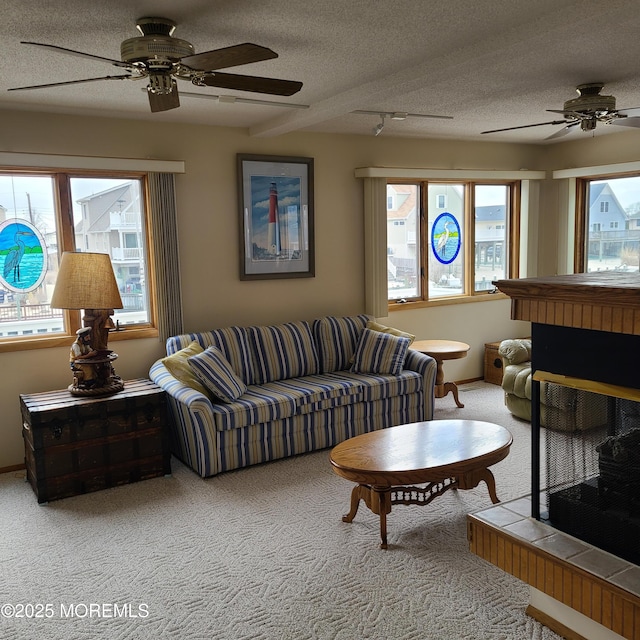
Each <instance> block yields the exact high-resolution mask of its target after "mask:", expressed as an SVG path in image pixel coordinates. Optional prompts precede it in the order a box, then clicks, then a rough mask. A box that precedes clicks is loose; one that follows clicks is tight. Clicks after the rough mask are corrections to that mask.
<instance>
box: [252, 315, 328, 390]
mask: <svg viewBox="0 0 640 640" xmlns="http://www.w3.org/2000/svg"><path fill="white" fill-rule="evenodd" d="M247 331H248V334H249V339H250V342H251V347H252V350H253V364H254V372H255V380H254V382H255V384H264V383H265V382H273V381H274V380H284V379H286V378H297V377H300V376H309V375H314V374H316V373H318V354H317V353H316V347H315V342H314V340H313V337H312V335H311V327H310V326H309V323H308V322H304V321H300V322H288V323H286V324H281V325H274V326H268V327H249V328H248V329H247Z"/></svg>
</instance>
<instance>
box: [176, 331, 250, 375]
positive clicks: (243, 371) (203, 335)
mask: <svg viewBox="0 0 640 640" xmlns="http://www.w3.org/2000/svg"><path fill="white" fill-rule="evenodd" d="M194 340H195V341H196V342H198V344H199V345H200V346H201V347H202V349H203V350H204V349H206V348H207V347H211V346H215V347H218V349H220V351H222V353H223V354H224V357H225V358H226V359H227V360H228V361H229V363H230V364H231V366H232V367H233V370H234V371H235V372H236V374H237V375H238V376H239V377H240V378H241V379H242V381H243V382H244V383H245V384H254V373H253V365H252V362H251V348H250V346H249V338H248V336H247V329H246V328H245V327H224V328H223V329H214V330H213V331H201V332H199V333H187V334H183V335H179V336H172V337H171V338H169V339H168V340H167V345H166V347H167V354H169V355H171V354H172V353H175V352H176V351H177V350H178V349H182V348H184V347H186V346H187V345H188V344H190V343H191V342H192V341H194Z"/></svg>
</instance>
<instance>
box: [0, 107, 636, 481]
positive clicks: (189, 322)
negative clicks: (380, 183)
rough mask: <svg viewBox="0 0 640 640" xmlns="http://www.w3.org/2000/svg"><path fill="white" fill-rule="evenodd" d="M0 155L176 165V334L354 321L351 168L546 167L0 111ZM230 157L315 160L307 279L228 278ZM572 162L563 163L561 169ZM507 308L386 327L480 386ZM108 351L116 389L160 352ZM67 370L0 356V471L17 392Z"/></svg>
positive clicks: (47, 356) (233, 225)
mask: <svg viewBox="0 0 640 640" xmlns="http://www.w3.org/2000/svg"><path fill="white" fill-rule="evenodd" d="M616 137H619V136H616ZM636 139H637V138H636ZM556 146H557V145H556ZM0 151H5V152H6V151H14V152H32V153H56V154H68V155H87V156H104V157H123V158H125V157H131V158H154V159H162V160H183V161H184V162H185V166H186V173H185V174H184V175H180V176H178V178H177V201H178V233H179V245H180V256H181V257H180V261H181V278H182V285H183V295H184V320H185V329H186V330H188V331H196V330H201V329H208V328H214V327H220V326H225V325H229V324H268V323H274V322H280V321H286V320H292V319H312V318H314V317H317V316H321V315H325V314H351V313H359V312H362V311H363V309H364V267H363V259H364V249H363V246H364V240H363V207H362V200H363V196H362V184H361V183H360V181H359V180H357V179H356V178H354V169H355V168H357V167H363V166H395V167H427V168H446V169H451V168H472V169H473V168H477V169H505V170H513V169H520V168H527V169H542V168H546V166H545V163H548V162H550V158H551V157H552V156H550V155H549V151H548V150H547V149H546V148H544V147H538V146H534V145H529V146H527V145H507V144H499V143H492V142H487V143H485V142H482V143H478V142H462V141H448V140H427V141H425V140H411V139H400V138H395V139H394V138H389V137H385V136H380V137H374V136H366V135H365V136H336V135H324V134H303V133H300V134H291V135H286V136H282V137H278V138H264V139H263V138H252V137H250V136H249V135H248V134H247V132H246V131H244V130H240V129H225V128H215V127H202V126H190V125H165V124H155V123H149V122H143V121H140V122H138V121H132V120H116V119H98V118H86V117H72V116H59V115H50V114H42V113H27V112H23V113H20V112H11V111H3V112H1V117H0ZM236 153H258V154H278V155H297V156H310V157H313V158H314V159H315V216H316V227H315V231H316V277H315V278H311V279H292V280H271V281H249V282H241V281H240V280H239V277H238V270H239V265H238V210H237V197H236V168H235V167H236V165H235V155H236ZM608 153H609V155H615V153H613V152H608ZM578 155H579V154H578ZM572 157H573V156H572V155H571V153H569V154H568V155H567V158H566V159H564V158H563V161H564V162H570V161H571V158H572ZM609 161H613V159H612V158H609ZM553 168H556V166H555V165H554V166H553ZM553 217H554V211H553V206H552V205H550V206H549V207H548V211H547V212H546V215H545V224H547V223H549V224H553ZM552 259H553V258H552ZM509 307H510V305H509V301H508V300H497V299H496V300H491V301H489V302H483V303H478V304H459V305H453V306H443V307H436V308H430V309H424V310H420V311H407V312H398V313H394V314H392V316H391V317H390V318H388V319H387V320H389V322H390V323H393V324H395V325H397V326H398V327H400V328H403V329H406V330H408V331H412V332H413V333H416V334H417V335H419V336H420V337H421V338H427V337H432V338H436V337H437V338H452V339H459V340H464V341H465V342H468V343H469V344H470V345H471V347H472V350H471V352H470V354H469V357H468V358H466V359H465V360H459V361H456V362H451V363H448V366H447V373H448V374H449V377H450V379H456V380H460V379H469V378H476V377H481V376H482V362H483V357H484V352H483V348H484V342H491V341H495V340H499V339H502V338H505V337H513V336H516V335H523V334H524V333H526V332H527V325H526V324H523V323H515V322H513V321H511V320H510V319H509ZM117 350H118V354H119V359H118V360H117V362H116V371H117V373H118V374H119V375H121V376H122V377H123V378H125V379H128V378H133V377H142V376H146V375H147V372H148V370H149V366H150V365H151V364H152V362H153V361H154V360H155V359H156V358H158V357H160V356H162V355H163V352H164V345H163V344H161V343H160V341H158V340H137V341H123V342H118V343H117ZM67 361H68V350H67V349H66V348H58V349H44V350H42V349H41V350H33V351H22V352H13V353H0V371H2V374H1V375H2V381H3V384H2V385H1V387H0V415H1V416H2V419H1V421H0V468H2V467H7V466H11V465H16V464H20V463H22V461H23V444H22V438H21V432H20V428H21V419H20V412H19V398H18V396H19V394H20V393H30V392H37V391H45V390H51V389H60V388H64V387H66V386H67V385H68V384H69V382H70V380H69V371H68V364H67ZM449 365H450V366H449ZM449 400H450V398H449Z"/></svg>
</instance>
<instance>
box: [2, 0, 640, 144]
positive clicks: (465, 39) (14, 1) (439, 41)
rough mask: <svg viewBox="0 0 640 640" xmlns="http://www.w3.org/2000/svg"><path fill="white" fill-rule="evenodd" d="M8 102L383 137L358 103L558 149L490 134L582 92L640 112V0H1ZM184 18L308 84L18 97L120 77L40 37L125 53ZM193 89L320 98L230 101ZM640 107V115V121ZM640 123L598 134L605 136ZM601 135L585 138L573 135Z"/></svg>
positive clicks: (67, 91)
mask: <svg viewBox="0 0 640 640" xmlns="http://www.w3.org/2000/svg"><path fill="white" fill-rule="evenodd" d="M2 9H3V11H2V20H1V21H0V51H2V58H1V62H0V71H1V72H0V109H26V110H38V111H51V112H60V113H72V114H73V113H83V114H90V115H98V116H112V117H125V118H138V119H144V120H155V121H160V122H187V123H194V124H211V125H221V126H231V127H244V128H248V129H249V131H250V133H251V134H252V135H261V136H273V135H280V134H283V133H287V132H293V131H318V132H335V133H355V134H362V135H373V134H372V129H373V127H374V126H375V125H376V124H378V123H379V122H380V118H379V117H378V116H376V115H358V114H352V113H351V112H352V111H354V110H373V111H389V112H395V111H399V112H409V113H419V114H432V115H446V116H452V117H453V119H452V120H440V119H430V118H408V119H407V120H404V121H393V120H390V119H388V118H387V120H386V122H385V128H384V131H383V132H382V134H381V135H382V136H389V135H391V136H408V137H422V138H432V137H438V138H464V139H483V140H496V141H507V142H532V143H547V144H552V142H551V141H545V138H546V137H547V136H549V135H551V134H552V133H554V132H555V131H557V129H558V127H553V126H543V127H534V128H529V129H521V130H518V131H513V132H505V133H497V134H488V135H480V132H481V131H484V130H487V129H496V128H500V127H509V126H519V125H525V124H533V123H538V122H547V121H550V120H554V119H556V118H558V117H559V116H558V115H557V114H550V113H548V112H547V111H546V109H561V108H562V106H563V104H564V102H565V101H566V100H568V99H570V98H573V97H575V96H576V95H577V94H576V93H575V87H576V86H577V85H578V84H582V83H587V82H604V83H605V87H604V91H603V93H604V94H608V95H614V96H615V97H616V98H617V108H618V109H630V108H637V107H640V35H639V34H640V12H639V11H638V10H637V2H636V0H607V1H606V2H603V1H602V0H600V1H598V2H592V1H590V0H586V1H585V0H582V1H573V0H570V1H563V0H535V1H533V2H532V1H531V0H429V1H428V2H425V1H424V0H398V1H396V2H384V1H381V0H376V1H373V0H349V1H348V2H345V1H344V0H270V1H269V2H256V1H255V0H218V1H216V2H212V1H211V0H181V1H180V2H176V1H175V0H107V1H105V0H101V1H100V2H97V1H95V0H65V1H64V2H55V3H54V2H51V1H50V0H29V1H27V2H25V0H2ZM149 15H152V16H161V17H166V18H171V19H172V20H174V21H175V22H176V23H178V27H177V29H176V32H175V33H174V36H176V37H178V38H182V39H184V40H188V41H189V42H191V43H192V44H193V45H194V47H195V50H196V52H202V51H207V50H210V49H217V48H219V47H226V46H229V45H233V44H238V43H242V42H254V43H256V44H260V45H263V46H266V47H270V48H271V49H273V50H274V51H276V52H277V53H278V54H279V57H278V58H277V59H275V60H269V61H265V62H260V63H255V64H250V65H244V66H241V67H234V68H233V69H230V70H229V71H230V72H232V73H238V74H243V73H246V74H251V75H262V76H269V77H278V78H285V79H291V80H299V81H302V82H303V83H304V86H303V88H302V90H301V91H300V92H299V93H297V94H295V95H293V96H291V97H290V98H278V97H272V96H267V95H262V94H253V93H244V92H240V91H227V90H220V89H218V90H216V89H213V88H200V87H195V86H193V85H191V84H190V83H188V82H180V84H179V89H180V95H181V106H180V108H178V109H174V110H171V111H166V112H162V113H155V114H152V113H150V111H149V105H148V100H147V97H146V95H145V93H144V91H143V88H144V86H145V83H144V81H129V80H127V81H122V82H120V81H118V82H115V81H102V82H91V83H86V84H78V85H67V86H63V87H55V88H48V89H38V90H34V91H12V92H7V91H6V89H8V88H10V87H20V86H27V85H34V84H44V83H49V82H61V81H67V80H77V79H83V78H91V77H97V76H105V75H113V74H117V73H121V70H118V69H116V68H115V67H113V66H111V65H109V64H108V63H103V62H100V61H95V60H90V59H86V58H82V57H77V56H71V55H64V54H61V53H57V52H52V51H47V50H45V49H42V48H39V47H32V46H28V45H24V44H20V41H21V40H29V41H35V42H41V43H46V44H55V45H58V46H61V47H66V48H70V49H75V50H78V51H83V52H87V53H92V54H95V55H99V56H104V57H106V58H112V59H114V58H115V59H119V55H120V42H121V41H122V40H125V39H127V38H130V37H134V36H136V35H138V33H137V31H136V28H135V23H136V19H137V18H139V17H142V16H149ZM187 93H197V94H204V95H207V94H208V95H224V96H230V95H231V96H236V97H238V98H251V99H265V100H274V101H281V102H288V103H296V104H304V105H308V106H309V108H308V109H288V108H284V107H279V106H264V105H255V104H241V103H238V102H236V103H234V104H229V103H223V102H218V101H216V100H204V99H201V98H198V97H190V96H188V95H186V94H187ZM638 114H640V111H639V112H638V113H637V114H634V115H638ZM638 131H640V129H639V130H634V129H630V128H623V127H616V126H606V125H601V124H600V125H598V127H597V129H596V131H595V135H605V134H607V133H611V132H622V133H625V134H626V135H639V134H638ZM585 135H594V133H583V132H581V131H579V130H578V131H573V132H572V133H571V134H570V135H569V136H567V137H563V138H561V140H563V141H566V140H569V139H575V138H577V137H579V136H585Z"/></svg>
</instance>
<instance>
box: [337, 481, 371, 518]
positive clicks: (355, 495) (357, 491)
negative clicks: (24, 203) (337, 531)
mask: <svg viewBox="0 0 640 640" xmlns="http://www.w3.org/2000/svg"><path fill="white" fill-rule="evenodd" d="M360 500H364V501H365V504H366V505H367V506H368V507H369V508H371V489H370V488H369V487H368V486H367V485H364V484H359V485H357V486H355V487H353V491H352V492H351V511H349V513H347V514H346V515H344V516H342V522H352V521H353V519H354V518H355V517H356V513H358V507H359V506H360Z"/></svg>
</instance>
